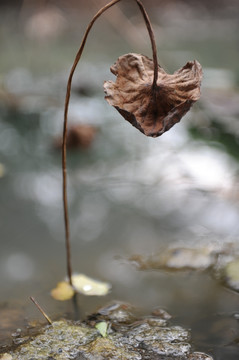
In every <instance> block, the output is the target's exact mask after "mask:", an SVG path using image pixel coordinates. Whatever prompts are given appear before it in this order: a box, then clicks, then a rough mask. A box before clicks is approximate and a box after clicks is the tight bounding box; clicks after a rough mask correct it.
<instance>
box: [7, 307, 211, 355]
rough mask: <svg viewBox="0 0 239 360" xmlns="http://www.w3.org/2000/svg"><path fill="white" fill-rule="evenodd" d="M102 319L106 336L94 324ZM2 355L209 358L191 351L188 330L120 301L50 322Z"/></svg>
mask: <svg viewBox="0 0 239 360" xmlns="http://www.w3.org/2000/svg"><path fill="white" fill-rule="evenodd" d="M158 313H159V314H160V312H158ZM162 314H164V311H162ZM103 319H104V321H106V322H107V324H108V331H107V334H106V337H102V336H101V334H100V332H99V331H98V330H97V329H96V327H95V324H97V322H99V321H102V320H103ZM4 356H5V357H3V358H2V359H11V360H68V359H72V360H104V359H111V360H122V359H124V360H147V359H148V360H154V359H155V360H157V359H158V360H173V359H175V360H212V358H211V357H210V356H208V355H206V354H203V353H197V352H195V353H193V352H192V348H191V345H190V332H189V331H188V330H186V329H184V328H182V327H181V326H175V325H170V324H168V322H167V320H166V319H165V318H164V319H163V318H162V317H160V316H158V317H157V316H155V315H152V316H147V317H143V318H137V317H136V316H134V315H133V314H132V308H131V307H130V306H129V305H128V304H122V303H114V304H111V305H109V306H106V307H105V308H102V309H100V310H99V311H98V312H97V313H96V314H94V315H92V316H90V317H89V318H88V319H87V320H86V321H84V322H80V321H78V322H72V321H67V320H61V321H56V322H53V324H52V325H48V326H45V327H44V328H43V329H42V333H41V334H38V335H36V336H32V337H31V336H30V337H29V339H28V341H26V342H25V343H24V344H21V345H19V346H18V347H17V348H16V349H15V350H12V351H9V352H8V353H6V354H4ZM0 359H1V358H0Z"/></svg>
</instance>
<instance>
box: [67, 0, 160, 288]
mask: <svg viewBox="0 0 239 360" xmlns="http://www.w3.org/2000/svg"><path fill="white" fill-rule="evenodd" d="M120 1H121V0H113V1H111V2H109V3H108V4H107V5H105V6H104V7H102V8H101V9H100V10H99V11H98V12H97V13H96V15H95V16H94V17H93V19H92V20H91V22H90V23H89V25H88V27H87V29H86V32H85V34H84V37H83V40H82V42H81V45H80V48H79V50H78V52H77V54H76V57H75V60H74V63H73V65H72V68H71V71H70V75H69V78H68V82H67V90H66V97H65V109H64V124H63V142H62V176H63V188H62V190H63V207H64V223H65V245H66V256H67V276H68V279H69V283H70V284H71V285H72V264H71V247H70V229H69V228H70V226H69V216H68V201H67V166H66V139H67V122H68V108H69V102H70V95H71V84H72V78H73V75H74V72H75V69H76V66H77V64H78V63H79V61H80V58H81V55H82V53H83V50H84V47H85V44H86V40H87V37H88V35H89V32H90V30H91V28H92V26H93V25H94V23H95V21H96V20H97V19H98V18H99V17H100V16H101V15H102V14H103V13H104V12H105V11H106V10H108V9H109V8H110V7H112V6H113V5H115V4H116V3H118V2H120ZM134 1H136V3H137V4H138V6H139V8H140V11H141V12H142V14H143V18H144V21H145V23H146V26H147V29H148V33H149V37H150V40H151V46H152V51H153V62H154V77H153V84H152V89H153V90H154V89H155V87H156V84H157V79H158V60H157V49H156V43H155V38H154V33H153V30H152V26H151V23H150V20H149V17H148V15H147V12H146V10H145V8H144V6H143V4H142V3H141V1H140V0H134Z"/></svg>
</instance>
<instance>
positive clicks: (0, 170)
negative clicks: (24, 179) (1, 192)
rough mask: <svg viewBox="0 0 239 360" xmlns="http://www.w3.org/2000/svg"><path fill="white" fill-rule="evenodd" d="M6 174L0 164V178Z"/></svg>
mask: <svg viewBox="0 0 239 360" xmlns="http://www.w3.org/2000/svg"><path fill="white" fill-rule="evenodd" d="M5 173H6V169H5V166H4V165H3V164H1V163H0V178H1V177H3V176H4V175H5Z"/></svg>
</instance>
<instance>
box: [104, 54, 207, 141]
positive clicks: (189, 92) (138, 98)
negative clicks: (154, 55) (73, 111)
mask: <svg viewBox="0 0 239 360" xmlns="http://www.w3.org/2000/svg"><path fill="white" fill-rule="evenodd" d="M110 70H111V72H112V73H113V74H114V75H115V76H116V81H115V82H113V81H106V82H105V83H104V90H105V93H106V97H105V98H106V100H107V101H108V103H109V104H110V105H112V106H114V107H115V108H116V109H117V110H118V111H119V113H120V114H121V115H122V116H123V117H124V118H125V119H126V120H127V121H129V122H130V123H131V124H132V125H133V126H135V127H136V128H137V129H138V130H140V131H141V132H142V133H144V134H145V135H147V136H153V137H157V136H160V135H162V134H163V133H164V132H165V131H168V130H169V129H170V128H171V127H172V126H173V125H174V124H176V123H177V122H179V121H180V120H181V118H182V117H183V116H184V115H185V114H186V113H187V112H188V110H189V109H190V107H191V106H192V104H193V103H194V102H195V101H197V100H198V99H199V97H200V85H201V80H202V68H201V65H200V64H199V63H198V62H197V61H196V60H194V61H189V62H188V63H187V64H186V65H185V66H184V67H183V68H181V69H179V70H177V71H175V72H174V73H173V74H172V75H171V74H167V73H166V72H165V71H164V70H163V68H161V67H159V68H158V80H157V86H156V87H155V88H153V87H152V83H153V75H154V64H153V61H152V60H151V59H149V58H148V57H146V56H144V55H139V54H134V53H130V54H126V55H123V56H120V57H119V58H118V60H117V61H116V63H115V64H114V65H113V66H112V67H111V68H110Z"/></svg>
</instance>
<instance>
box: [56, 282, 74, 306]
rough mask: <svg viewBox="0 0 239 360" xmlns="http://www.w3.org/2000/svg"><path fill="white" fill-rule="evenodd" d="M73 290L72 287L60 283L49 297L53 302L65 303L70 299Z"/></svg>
mask: <svg viewBox="0 0 239 360" xmlns="http://www.w3.org/2000/svg"><path fill="white" fill-rule="evenodd" d="M73 295H74V290H73V288H72V286H71V285H70V284H69V283H68V282H66V281H61V282H59V283H58V284H57V286H56V288H55V289H53V290H52V291H51V296H52V297H53V298H54V299H55V300H60V301H65V300H69V299H71V298H72V296H73Z"/></svg>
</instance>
